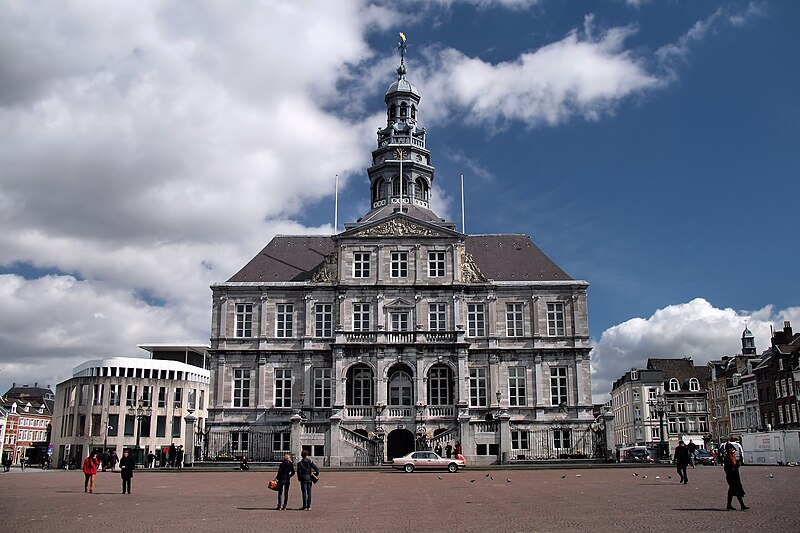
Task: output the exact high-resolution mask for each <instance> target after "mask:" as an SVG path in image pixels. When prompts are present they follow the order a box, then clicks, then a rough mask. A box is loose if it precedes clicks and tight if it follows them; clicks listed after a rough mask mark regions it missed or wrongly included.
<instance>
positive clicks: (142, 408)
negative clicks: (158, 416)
mask: <svg viewBox="0 0 800 533" xmlns="http://www.w3.org/2000/svg"><path fill="white" fill-rule="evenodd" d="M128 414H130V415H132V416H135V417H136V462H137V463H139V462H140V461H139V449H140V446H139V442H140V440H141V437H142V419H143V418H144V417H148V418H149V417H150V415H151V414H153V410H152V409H151V408H150V405H149V402H147V403H145V401H144V398H139V401H138V402H137V405H136V406H133V405H131V406H130V407H128Z"/></svg>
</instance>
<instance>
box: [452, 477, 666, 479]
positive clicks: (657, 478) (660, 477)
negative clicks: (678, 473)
mask: <svg viewBox="0 0 800 533" xmlns="http://www.w3.org/2000/svg"><path fill="white" fill-rule="evenodd" d="M439 479H442V478H439ZM656 479H661V476H656Z"/></svg>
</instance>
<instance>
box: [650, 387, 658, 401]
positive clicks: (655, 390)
mask: <svg viewBox="0 0 800 533" xmlns="http://www.w3.org/2000/svg"><path fill="white" fill-rule="evenodd" d="M657 392H658V389H647V399H648V400H655V399H656V394H657Z"/></svg>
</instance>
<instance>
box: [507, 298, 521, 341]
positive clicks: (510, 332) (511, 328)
mask: <svg viewBox="0 0 800 533" xmlns="http://www.w3.org/2000/svg"><path fill="white" fill-rule="evenodd" d="M506 336H508V337H522V304H521V303H514V304H506Z"/></svg>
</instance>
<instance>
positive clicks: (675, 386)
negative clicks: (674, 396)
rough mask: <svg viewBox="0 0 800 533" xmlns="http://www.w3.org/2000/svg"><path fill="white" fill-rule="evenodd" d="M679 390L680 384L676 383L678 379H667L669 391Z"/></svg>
mask: <svg viewBox="0 0 800 533" xmlns="http://www.w3.org/2000/svg"><path fill="white" fill-rule="evenodd" d="M679 390H681V385H680V383H678V380H677V379H676V378H672V379H671V380H669V391H670V392H678V391H679Z"/></svg>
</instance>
